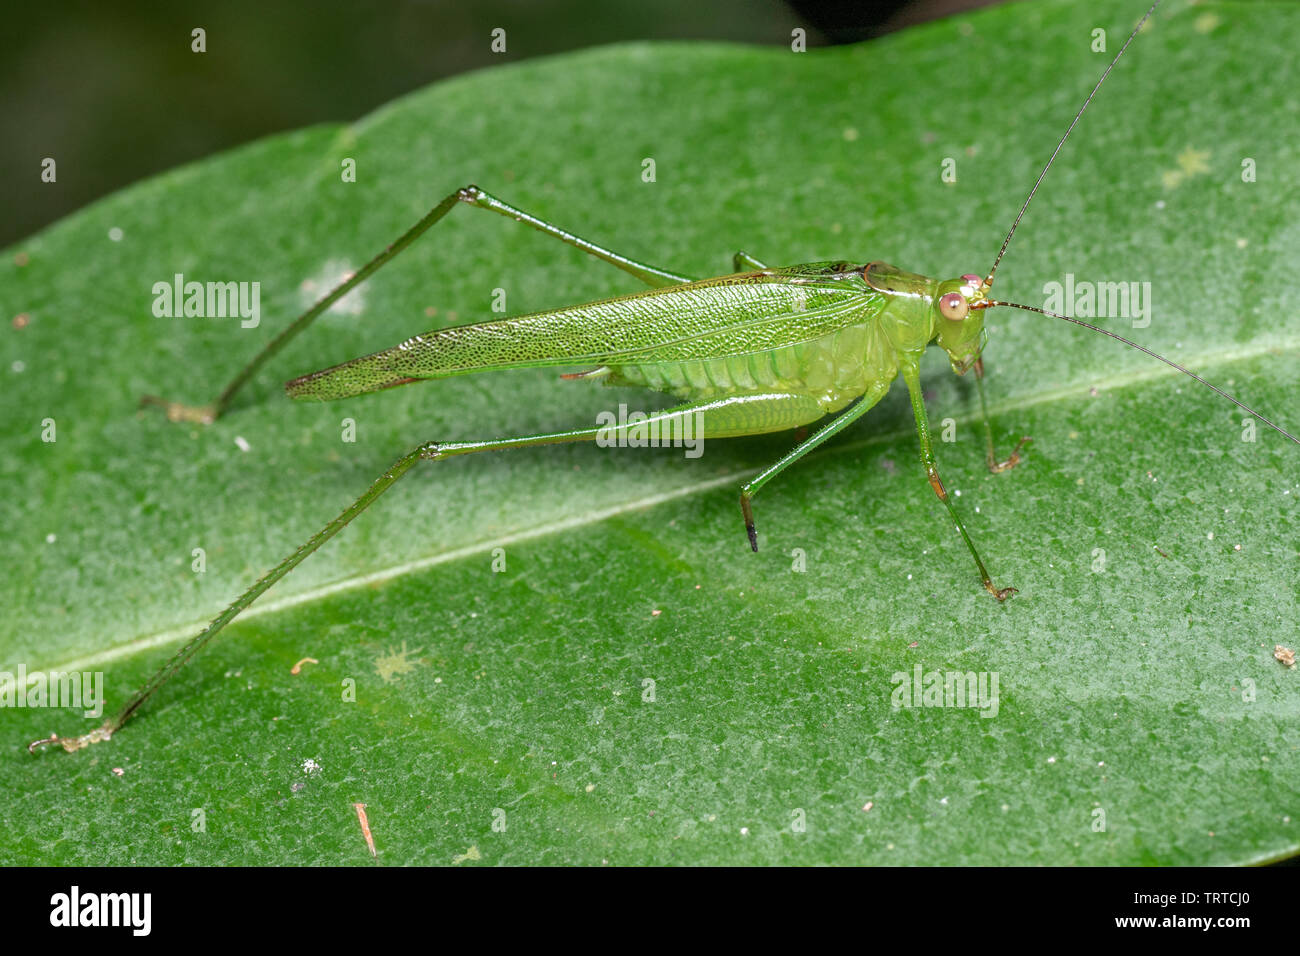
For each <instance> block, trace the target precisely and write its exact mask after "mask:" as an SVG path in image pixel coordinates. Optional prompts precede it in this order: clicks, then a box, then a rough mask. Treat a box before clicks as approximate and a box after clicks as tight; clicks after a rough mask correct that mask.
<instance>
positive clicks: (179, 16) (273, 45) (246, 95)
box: [0, 0, 991, 246]
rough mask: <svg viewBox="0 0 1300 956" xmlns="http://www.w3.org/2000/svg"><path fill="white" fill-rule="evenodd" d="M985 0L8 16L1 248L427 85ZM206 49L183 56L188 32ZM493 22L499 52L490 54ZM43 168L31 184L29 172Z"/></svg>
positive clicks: (481, 4)
mask: <svg viewBox="0 0 1300 956" xmlns="http://www.w3.org/2000/svg"><path fill="white" fill-rule="evenodd" d="M988 2H991V0H643V2H636V3H609V2H593V0H458V2H450V0H375V2H367V3H361V2H356V0H284V2H268V0H191V2H185V3H177V2H165V0H136V2H134V3H105V2H102V0H101V2H93V0H82V2H74V0H67V2H60V0H50V2H44V3H41V2H38V3H23V4H18V3H14V4H9V5H7V8H6V9H5V12H4V17H5V25H4V30H3V35H0V104H3V107H2V108H0V182H3V183H5V186H6V188H5V192H6V196H5V202H4V206H3V211H4V214H3V217H0V246H3V245H8V244H9V243H12V242H14V241H16V240H18V239H21V238H23V237H24V236H27V235H29V234H31V233H33V232H35V231H37V230H38V229H40V228H41V227H42V226H45V225H47V224H48V223H50V222H53V221H54V220H56V219H58V218H59V217H61V216H64V215H67V214H68V213H70V212H72V211H74V210H75V209H78V208H80V207H81V206H84V205H86V204H87V203H89V202H91V201H93V200H94V199H96V198H98V197H100V196H103V195H105V194H107V193H110V192H113V191H114V190H116V189H119V188H121V187H122V186H125V185H126V184H128V183H130V182H133V181H135V180H137V179H141V178H144V177H146V176H149V175H152V174H154V173H157V172H160V171H162V170H165V169H169V168H171V167H173V166H177V165H179V164H181V163H185V162H189V161H191V160H195V159H198V158H200V157H202V156H207V155H209V154H211V153H214V152H217V151H220V150H223V149H228V148H230V147H232V146H237V145H239V144H240V143H245V142H248V141H250V140H254V139H258V138H259V137H262V136H266V135H268V134H270V133H275V132H279V131H282V130H288V129H294V128H297V127H300V126H307V125H310V124H313V123H319V122H325V121H348V120H353V119H356V118H358V117H361V116H363V115H365V114H366V113H368V112H370V111H371V110H372V109H374V108H375V107H377V106H379V105H381V104H383V103H386V102H387V101H389V100H391V99H393V98H394V97H397V96H399V95H401V94H403V93H406V92H409V91H411V90H414V89H417V88H419V87H421V86H424V85H426V84H428V83H431V82H433V81H434V80H437V79H441V78H443V77H447V76H452V75H454V74H457V73H463V72H465V71H466V70H473V69H478V68H481V67H485V66H490V65H494V64H497V63H501V62H508V61H512V60H520V59H525V58H528V57H534V56H543V55H546V54H552V53H559V52H562V51H564V50H572V49H576V48H580V47H587V46H594V45H597V44H602V43H616V42H620V41H627V40H663V39H696V40H714V41H719V40H723V41H732V42H739V43H761V44H782V45H785V44H789V43H790V39H791V31H792V30H793V29H794V28H796V27H802V28H804V29H805V30H806V31H807V43H808V46H809V48H812V47H816V46H825V45H828V44H832V43H852V42H857V41H860V40H864V39H867V38H869V37H872V36H878V35H880V34H883V33H888V32H891V31H893V30H896V29H899V28H901V27H903V26H907V25H909V24H912V23H919V22H923V21H925V20H930V19H935V18H937V17H941V16H946V15H948V14H951V13H953V12H956V11H958V10H962V9H967V8H970V7H975V6H981V5H983V4H985V3H988ZM195 27H203V28H204V29H205V30H206V31H207V52H206V53H203V54H197V53H192V52H190V43H191V38H190V31H191V30H192V29H194V28H195ZM495 27H502V28H504V29H505V30H506V35H507V52H506V53H504V54H494V53H492V52H491V49H490V45H489V44H490V39H491V31H492V30H493V28H495ZM47 156H48V157H52V158H53V159H54V160H55V162H56V163H57V177H58V178H57V182H55V183H52V184H51V183H43V182H42V181H41V179H40V172H41V161H42V160H43V159H44V158H45V157H47Z"/></svg>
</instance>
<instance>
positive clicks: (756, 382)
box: [608, 322, 898, 414]
mask: <svg viewBox="0 0 1300 956" xmlns="http://www.w3.org/2000/svg"><path fill="white" fill-rule="evenodd" d="M897 371H898V369H897V365H896V363H895V362H894V358H893V351H892V349H891V348H890V347H889V344H888V342H886V341H885V339H884V336H883V335H881V334H880V332H879V329H878V328H877V327H876V324H875V323H874V322H866V323H863V324H858V325H851V326H848V327H846V328H843V329H839V330H838V331H835V332H832V333H830V334H828V335H824V336H822V337H821V338H818V339H813V340H812V341H810V342H802V343H798V344H795V345H787V346H783V347H781V348H776V349H769V350H767V351H763V352H745V353H739V354H734V355H725V356H719V357H717V358H711V359H702V360H696V361H686V362H646V363H642V364H638V365H619V366H611V374H610V376H609V379H608V381H609V383H610V384H611V385H639V386H644V387H646V388H652V389H655V390H656V391H660V392H667V393H669V394H672V395H675V396H677V397H679V398H682V399H687V400H691V401H700V400H708V399H711V398H717V397H722V396H726V395H735V394H740V393H758V392H773V391H775V392H789V393H796V394H800V395H812V396H813V397H814V398H816V399H817V401H818V403H819V404H820V405H821V406H822V408H823V410H824V411H825V412H826V413H827V414H829V413H831V412H836V411H838V410H839V409H841V408H843V407H844V406H845V405H847V404H848V403H849V402H851V401H852V400H853V399H855V398H857V397H858V396H859V395H861V394H862V393H863V392H865V391H866V390H867V389H868V388H870V387H871V386H872V385H875V384H877V383H878V382H882V381H891V380H892V379H893V378H894V376H895V375H896V374H897Z"/></svg>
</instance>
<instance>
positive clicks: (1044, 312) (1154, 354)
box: [971, 299, 1300, 445]
mask: <svg viewBox="0 0 1300 956" xmlns="http://www.w3.org/2000/svg"><path fill="white" fill-rule="evenodd" d="M996 305H1005V306H1008V307H1010V308H1012V309H1024V310H1025V311H1026V312H1037V313H1038V314H1039V315H1046V316H1049V317H1051V318H1053V319H1064V320H1065V321H1066V322H1073V323H1074V324H1075V325H1081V326H1083V327H1084V328H1085V329H1092V331H1094V332H1100V333H1101V334H1102V335H1109V336H1110V337H1111V338H1112V339H1115V340H1116V341H1119V342H1123V343H1124V344H1125V345H1127V346H1128V347H1129V348H1134V349H1137V350H1138V351H1139V352H1145V353H1146V354H1147V355H1150V356H1151V357H1152V358H1153V359H1159V360H1160V361H1161V362H1164V363H1165V364H1166V365H1168V366H1169V367H1170V368H1176V369H1178V371H1180V372H1182V373H1183V374H1184V375H1189V376H1191V377H1192V378H1194V379H1196V381H1198V382H1200V383H1201V384H1202V385H1204V386H1205V387H1206V388H1208V389H1212V390H1213V391H1215V392H1218V393H1219V394H1220V395H1222V396H1223V397H1224V398H1226V399H1227V400H1228V401H1230V402H1232V404H1234V405H1236V406H1237V407H1238V408H1240V409H1242V410H1244V411H1246V412H1249V413H1250V414H1251V415H1253V416H1254V417H1255V418H1258V419H1259V420H1260V421H1261V422H1263V423H1264V424H1265V425H1267V426H1268V427H1269V428H1271V429H1273V431H1275V432H1277V433H1278V434H1280V435H1282V436H1284V437H1286V438H1288V439H1290V440H1291V441H1293V442H1295V443H1296V444H1297V445H1300V438H1296V437H1295V436H1294V435H1292V434H1291V433H1290V432H1289V431H1287V430H1286V429H1285V428H1282V427H1281V426H1280V425H1275V424H1274V423H1273V422H1271V421H1269V420H1268V419H1267V418H1265V417H1264V416H1263V415H1261V414H1260V413H1259V412H1257V411H1255V410H1254V409H1253V408H1251V407H1250V406H1249V405H1247V404H1246V403H1245V402H1240V401H1238V400H1237V399H1235V398H1233V397H1232V396H1231V395H1229V394H1228V393H1227V392H1225V391H1224V390H1223V389H1221V388H1219V386H1217V385H1212V384H1211V383H1209V382H1207V381H1206V380H1205V379H1203V378H1201V376H1199V375H1197V374H1196V373H1195V372H1193V371H1191V370H1189V369H1187V368H1184V367H1183V366H1182V365H1179V364H1178V363H1177V362H1174V361H1171V360H1170V359H1167V358H1165V357H1164V356H1163V355H1160V354H1159V353H1157V352H1153V351H1151V349H1149V348H1147V347H1146V346H1145V345H1138V344H1137V343H1136V342H1133V341H1131V340H1129V339H1126V338H1124V336H1122V335H1116V334H1115V333H1114V332H1111V331H1109V330H1108V329H1103V328H1101V327H1100V326H1097V325H1089V324H1088V323H1087V322H1084V321H1083V320H1082V319H1074V318H1071V317H1070V316H1068V315H1061V314H1060V313H1059V312H1048V311H1047V310H1046V309H1040V308H1037V307H1035V306H1032V305H1020V304H1019V303H1017V302H1001V301H998V300H997V299H986V300H985V301H983V302H979V303H976V304H975V305H973V306H971V308H974V309H988V308H992V307H993V306H996Z"/></svg>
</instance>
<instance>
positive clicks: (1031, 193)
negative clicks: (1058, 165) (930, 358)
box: [984, 0, 1160, 285]
mask: <svg viewBox="0 0 1300 956" xmlns="http://www.w3.org/2000/svg"><path fill="white" fill-rule="evenodd" d="M1158 6H1160V0H1156V2H1155V3H1153V4H1151V9H1150V10H1148V11H1147V12H1146V15H1145V16H1144V17H1142V19H1141V20H1139V21H1138V23H1137V26H1135V27H1134V28H1133V32H1132V33H1130V34H1129V35H1128V39H1127V40H1125V41H1124V45H1123V46H1122V47H1120V48H1119V52H1118V53H1116V54H1115V59H1113V60H1111V61H1110V66H1108V67H1106V71H1105V72H1104V73H1102V75H1101V79H1100V80H1098V81H1097V85H1096V86H1094V87H1093V88H1092V92H1091V93H1089V94H1088V98H1087V99H1086V100H1084V101H1083V105H1082V106H1080V107H1079V112H1077V113H1075V114H1074V119H1072V120H1070V126H1069V129H1067V130H1066V131H1065V135H1064V136H1062V137H1061V141H1060V142H1059V143H1057V144H1056V149H1054V150H1052V158H1051V159H1049V160H1048V161H1047V165H1046V166H1044V167H1043V171H1042V172H1041V173H1039V174H1038V179H1037V180H1035V181H1034V188H1033V189H1031V190H1029V195H1028V196H1027V197H1025V204H1024V205H1023V206H1021V207H1020V213H1019V214H1018V215H1017V216H1016V221H1015V222H1013V223H1012V224H1011V231H1010V232H1008V233H1007V237H1006V238H1005V239H1003V240H1002V248H1001V249H999V250H998V257H997V258H996V259H994V260H993V268H992V269H990V270H989V277H988V278H987V279H985V280H984V282H985V284H986V285H992V284H993V273H995V272H997V271H998V263H999V262H1001V261H1002V257H1003V256H1004V255H1005V254H1006V251H1007V246H1009V245H1011V237H1012V236H1014V235H1015V234H1016V227H1017V226H1019V225H1020V220H1021V219H1023V218H1024V215H1025V210H1026V209H1028V208H1029V204H1030V203H1031V202H1032V201H1033V199H1034V193H1036V192H1038V187H1039V186H1040V185H1042V182H1043V178H1044V177H1045V176H1046V175H1047V171H1048V170H1049V169H1051V168H1052V163H1054V162H1056V156H1057V154H1058V153H1060V151H1061V147H1062V146H1064V145H1065V141H1066V140H1067V139H1069V138H1070V133H1072V132H1073V131H1074V127H1075V126H1077V125H1078V123H1079V117H1081V116H1083V111H1084V110H1086V109H1087V108H1088V104H1089V103H1091V102H1092V98H1093V97H1094V96H1096V95H1097V91H1098V90H1099V89H1101V84H1103V83H1105V82H1106V77H1108V76H1110V71H1111V70H1113V69H1115V64H1116V63H1118V62H1119V58H1120V57H1122V56H1123V55H1124V51H1125V50H1127V49H1128V45H1129V44H1130V43H1132V42H1133V38H1134V37H1135V36H1137V35H1138V31H1139V30H1141V29H1142V24H1144V23H1146V22H1147V21H1148V20H1149V19H1151V14H1153V13H1155V12H1156V7H1158Z"/></svg>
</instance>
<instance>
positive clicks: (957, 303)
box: [939, 292, 970, 322]
mask: <svg viewBox="0 0 1300 956" xmlns="http://www.w3.org/2000/svg"><path fill="white" fill-rule="evenodd" d="M968 312H970V306H968V305H967V304H966V300H965V299H964V298H962V296H961V294H960V293H958V292H949V293H948V294H947V295H941V296H939V313H940V314H941V315H942V316H943V317H944V318H945V319H951V320H952V321H954V322H960V321H961V320H962V319H964V318H966V314H967V313H968Z"/></svg>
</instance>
